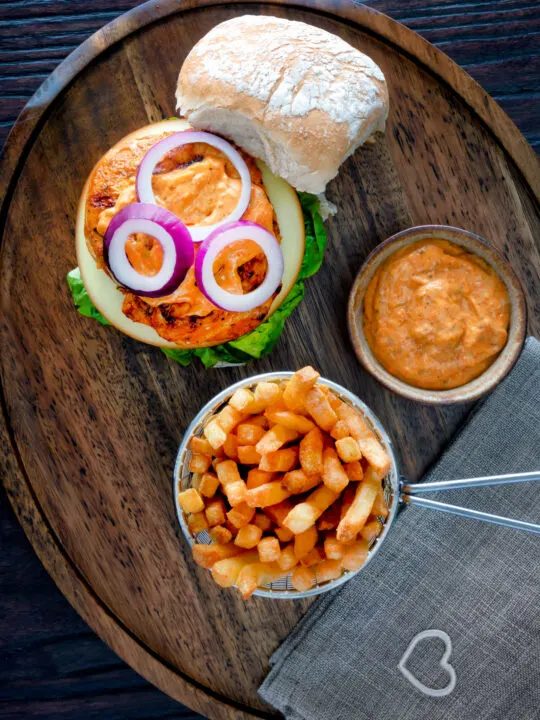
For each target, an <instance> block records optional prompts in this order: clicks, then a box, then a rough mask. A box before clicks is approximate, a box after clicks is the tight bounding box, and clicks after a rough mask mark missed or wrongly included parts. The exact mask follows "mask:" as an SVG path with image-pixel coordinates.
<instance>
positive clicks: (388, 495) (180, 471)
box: [173, 372, 399, 600]
mask: <svg viewBox="0 0 540 720" xmlns="http://www.w3.org/2000/svg"><path fill="white" fill-rule="evenodd" d="M293 374H294V373H292V372H276V373H264V374H262V375H255V376H253V377H250V378H246V379H245V380H241V381H240V382H237V383H235V384H234V385H231V386H230V387H228V388H226V389H225V390H223V391H222V392H220V393H218V394H217V395H216V396H215V397H214V398H212V399H211V400H210V401H209V402H208V403H207V404H206V405H205V406H204V407H203V408H202V410H201V411H200V412H199V413H198V414H197V415H196V417H195V418H194V420H193V421H192V423H191V424H190V426H189V427H188V428H187V430H186V433H185V435H184V437H183V439H182V443H181V444H180V447H179V449H178V455H177V457H176V464H175V467H174V483H173V488H174V502H175V507H176V514H177V517H178V521H179V523H180V526H181V528H182V532H183V533H184V536H185V538H186V540H187V541H188V543H189V544H190V546H192V545H194V544H195V543H204V544H210V543H211V542H212V540H211V538H210V535H209V534H208V532H207V531H206V530H204V531H203V532H200V533H198V534H197V535H196V536H194V535H193V534H192V533H191V531H190V530H189V528H188V525H187V522H186V518H185V515H184V512H183V510H182V508H181V507H180V505H179V503H178V494H179V493H180V492H182V491H183V490H186V489H188V488H189V487H190V486H191V483H192V477H193V473H192V472H190V470H189V462H190V458H191V450H190V449H189V443H190V441H191V438H192V437H194V436H195V437H201V436H202V434H203V430H204V427H205V426H206V424H207V423H208V422H209V421H210V419H211V418H212V417H213V416H214V415H215V414H216V413H218V412H219V411H220V410H221V409H222V407H223V406H224V405H225V404H226V403H227V402H228V401H229V399H230V398H231V396H232V394H233V393H234V392H235V390H238V389H239V388H248V389H252V388H253V387H254V386H255V385H256V384H257V383H258V382H280V381H282V380H287V379H288V378H290V377H291V376H292V375H293ZM318 384H319V385H325V386H326V387H328V388H330V389H331V390H332V391H333V392H334V393H335V394H336V395H337V396H338V397H339V398H340V400H342V401H343V402H345V403H347V404H348V405H350V406H351V407H353V408H354V409H355V410H358V411H359V412H360V413H361V414H362V416H363V418H364V420H365V421H366V422H367V424H368V425H369V427H370V428H371V430H372V431H373V432H374V433H375V435H376V436H377V438H378V439H379V441H380V443H381V444H382V446H383V447H384V449H385V451H386V452H387V453H388V457H389V458H390V463H391V465H390V470H389V472H388V473H387V475H386V477H385V478H384V479H383V489H384V494H385V499H386V503H387V505H388V509H389V513H388V516H387V517H386V518H384V517H380V518H379V520H380V522H381V524H382V526H383V527H382V530H381V533H380V534H379V536H378V537H377V538H374V539H373V540H372V541H371V543H370V546H369V552H368V556H367V558H366V561H365V563H364V565H363V566H362V568H360V570H362V569H363V568H364V567H366V565H367V564H368V562H370V560H371V559H372V557H373V556H374V555H375V553H376V552H377V550H378V548H379V547H380V545H381V543H382V542H383V540H384V538H385V537H386V534H387V532H388V530H389V528H390V525H391V524H392V521H393V520H394V517H395V515H396V512H397V509H398V504H399V503H398V501H399V470H398V464H397V460H396V457H395V454H394V451H393V448H392V443H391V441H390V438H389V437H388V435H387V433H386V431H385V429H384V428H383V426H382V425H381V423H380V421H379V420H378V418H377V417H376V416H375V415H374V414H373V412H372V411H371V410H370V409H369V408H368V407H367V405H365V403H363V402H362V401H361V400H360V399H359V398H358V397H356V395H354V394H353V393H351V392H349V391H348V390H346V389H345V388H343V387H342V386H341V385H338V384H337V383H334V382H332V381H331V380H326V379H325V378H319V380H318ZM360 570H356V571H354V572H350V571H347V570H344V571H343V575H342V576H341V577H339V578H337V579H336V580H330V581H328V582H325V583H321V584H319V583H318V582H317V578H316V577H315V581H314V584H313V587H312V588H310V589H309V590H305V591H303V592H299V591H298V590H295V589H294V588H293V587H292V585H291V582H290V577H291V574H292V573H290V574H289V575H287V576H286V577H284V578H282V579H280V580H277V581H275V582H273V583H271V584H270V585H267V586H265V587H264V588H258V589H257V590H256V591H255V593H254V595H256V596H258V597H264V598H271V599H275V600H278V599H279V600H296V599H300V598H306V597H311V596H313V595H319V594H321V593H323V592H327V591H328V590H333V589H334V588H337V587H339V586H340V585H343V583H345V582H347V581H348V580H350V579H351V578H352V577H353V576H354V575H356V573H358V572H360Z"/></svg>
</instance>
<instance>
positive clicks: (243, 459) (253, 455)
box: [238, 445, 261, 465]
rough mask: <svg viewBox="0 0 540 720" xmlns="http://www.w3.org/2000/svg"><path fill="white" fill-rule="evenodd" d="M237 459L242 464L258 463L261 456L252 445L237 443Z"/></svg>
mask: <svg viewBox="0 0 540 720" xmlns="http://www.w3.org/2000/svg"><path fill="white" fill-rule="evenodd" d="M238 461H239V462H240V463H241V464H242V465H258V464H259V463H260V461H261V456H260V454H259V453H258V452H257V450H256V449H255V446H254V445H239V446H238Z"/></svg>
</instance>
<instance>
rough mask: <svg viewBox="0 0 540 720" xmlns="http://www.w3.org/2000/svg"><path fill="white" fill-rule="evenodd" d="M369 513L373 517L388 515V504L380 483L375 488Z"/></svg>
mask: <svg viewBox="0 0 540 720" xmlns="http://www.w3.org/2000/svg"><path fill="white" fill-rule="evenodd" d="M371 513H372V515H375V517H383V518H385V517H388V505H387V504H386V499H385V497H384V490H383V489H382V485H381V486H380V487H379V489H378V490H377V496H376V498H375V502H374V503H373V508H372V510H371Z"/></svg>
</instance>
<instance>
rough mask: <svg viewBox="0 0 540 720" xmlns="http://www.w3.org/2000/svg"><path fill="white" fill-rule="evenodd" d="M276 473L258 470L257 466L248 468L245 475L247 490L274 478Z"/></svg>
mask: <svg viewBox="0 0 540 720" xmlns="http://www.w3.org/2000/svg"><path fill="white" fill-rule="evenodd" d="M276 474H277V473H271V472H265V471H264V470H259V468H253V470H250V471H249V472H248V475H247V480H246V485H247V488H248V490H251V489H252V488H256V487H259V486H260V485H264V484H265V483H269V482H272V480H275V478H276Z"/></svg>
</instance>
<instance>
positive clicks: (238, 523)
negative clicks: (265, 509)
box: [227, 503, 255, 530]
mask: <svg viewBox="0 0 540 720" xmlns="http://www.w3.org/2000/svg"><path fill="white" fill-rule="evenodd" d="M254 515H255V509H254V508H251V507H249V505H246V503H242V504H241V505H237V506H236V507H234V508H232V510H229V512H228V513H227V519H228V521H229V522H230V523H232V525H234V527H235V528H236V529H237V530H240V529H241V528H243V527H244V525H247V524H248V523H250V522H251V520H252V519H253V516H254Z"/></svg>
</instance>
